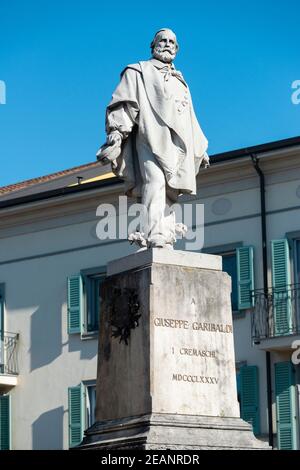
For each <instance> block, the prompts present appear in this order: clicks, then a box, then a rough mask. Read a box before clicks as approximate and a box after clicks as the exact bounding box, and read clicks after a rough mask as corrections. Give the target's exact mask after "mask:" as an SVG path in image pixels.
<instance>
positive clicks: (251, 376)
mask: <svg viewBox="0 0 300 470" xmlns="http://www.w3.org/2000/svg"><path fill="white" fill-rule="evenodd" d="M237 392H238V401H239V404H240V413H241V418H242V419H244V420H245V421H247V423H249V424H252V427H253V433H254V434H255V435H259V434H260V413H259V387H258V368H257V366H247V365H243V366H242V367H241V368H239V369H238V370H237Z"/></svg>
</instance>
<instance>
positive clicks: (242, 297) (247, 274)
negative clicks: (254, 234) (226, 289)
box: [236, 246, 254, 310]
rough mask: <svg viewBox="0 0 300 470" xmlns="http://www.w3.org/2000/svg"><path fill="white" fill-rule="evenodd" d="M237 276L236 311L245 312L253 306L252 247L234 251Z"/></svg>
mask: <svg viewBox="0 0 300 470" xmlns="http://www.w3.org/2000/svg"><path fill="white" fill-rule="evenodd" d="M236 262H237V274H238V309H239V310H245V309H247V308H251V307H253V306H254V297H253V295H252V291H253V289H254V270H253V246H243V247H241V248H237V249H236Z"/></svg>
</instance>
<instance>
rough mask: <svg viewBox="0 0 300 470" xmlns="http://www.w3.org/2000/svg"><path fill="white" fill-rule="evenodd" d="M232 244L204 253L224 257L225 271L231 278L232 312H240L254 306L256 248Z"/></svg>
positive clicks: (209, 249)
mask: <svg viewBox="0 0 300 470" xmlns="http://www.w3.org/2000/svg"><path fill="white" fill-rule="evenodd" d="M241 245H242V243H231V244H228V245H223V246H219V247H211V248H206V249H204V250H203V252H204V253H210V254H214V255H220V256H222V260H223V268H222V269H223V271H224V272H227V273H228V274H229V276H231V281H232V284H231V286H232V291H231V304H232V311H233V312H239V311H241V310H247V309H250V308H252V307H253V306H254V296H253V290H254V248H253V247H252V246H241Z"/></svg>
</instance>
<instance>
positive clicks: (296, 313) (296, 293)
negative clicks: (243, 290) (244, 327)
mask: <svg viewBox="0 0 300 470" xmlns="http://www.w3.org/2000/svg"><path fill="white" fill-rule="evenodd" d="M252 295H253V296H254V313H253V316H252V339H253V341H254V343H255V344H260V345H261V348H262V349H266V350H272V349H290V348H291V343H292V342H293V341H294V339H297V338H295V336H296V335H300V284H293V285H285V286H282V287H280V288H276V289H274V288H271V289H269V290H268V292H267V293H266V292H265V291H264V290H263V289H259V290H255V291H253V293H252ZM270 340H271V342H270Z"/></svg>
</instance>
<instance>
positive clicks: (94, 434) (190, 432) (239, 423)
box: [81, 414, 269, 451]
mask: <svg viewBox="0 0 300 470" xmlns="http://www.w3.org/2000/svg"><path fill="white" fill-rule="evenodd" d="M91 448H92V449H93V450H105V451H108V450H109V451H112V450H168V449H169V450H222V449H224V450H225V449H227V450H247V449H248V450H251V449H253V450H267V449H268V448H269V447H268V445H267V443H264V442H262V441H259V440H258V439H256V438H255V437H254V435H253V433H252V426H250V425H249V424H248V423H246V422H245V421H243V420H242V419H240V418H220V417H212V416H192V415H173V414H152V415H143V416H138V417H132V418H123V419H117V420H111V421H107V422H105V423H103V422H102V423H101V422H99V423H96V424H94V426H92V427H91V428H90V429H89V430H88V431H87V432H86V437H85V438H84V440H83V442H82V444H81V449H83V450H87V449H91Z"/></svg>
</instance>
